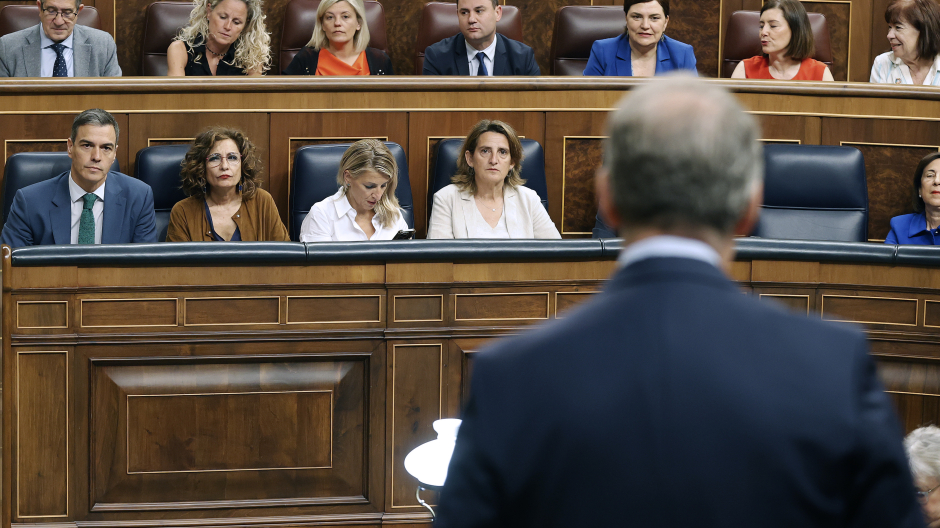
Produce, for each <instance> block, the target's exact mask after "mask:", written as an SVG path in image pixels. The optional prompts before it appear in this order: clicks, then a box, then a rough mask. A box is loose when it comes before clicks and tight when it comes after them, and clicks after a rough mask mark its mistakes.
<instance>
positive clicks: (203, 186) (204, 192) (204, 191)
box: [202, 184, 209, 196]
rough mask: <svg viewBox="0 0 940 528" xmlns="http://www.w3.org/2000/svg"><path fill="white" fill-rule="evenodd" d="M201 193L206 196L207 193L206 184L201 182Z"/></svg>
mask: <svg viewBox="0 0 940 528" xmlns="http://www.w3.org/2000/svg"><path fill="white" fill-rule="evenodd" d="M202 194H203V196H207V195H208V194H209V193H207V192H206V184H202Z"/></svg>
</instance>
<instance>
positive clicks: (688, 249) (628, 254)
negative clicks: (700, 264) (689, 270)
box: [617, 235, 721, 268]
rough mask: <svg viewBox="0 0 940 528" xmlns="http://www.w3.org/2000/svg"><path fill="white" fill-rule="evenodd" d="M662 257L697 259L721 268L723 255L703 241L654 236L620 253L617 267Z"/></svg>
mask: <svg viewBox="0 0 940 528" xmlns="http://www.w3.org/2000/svg"><path fill="white" fill-rule="evenodd" d="M660 257H675V258H688V259H695V260H701V261H704V262H707V263H709V264H711V265H712V266H715V267H716V268H720V267H721V255H719V254H718V252H717V251H715V248H713V247H711V246H709V245H708V244H706V243H705V242H702V241H701V240H695V239H694V238H685V237H678V236H672V235H659V236H652V237H649V238H644V239H642V240H639V241H637V242H634V243H632V244H630V245H629V246H627V247H625V248H624V249H623V251H621V252H620V256H618V257H617V265H619V266H620V267H626V266H629V265H630V264H633V263H634V262H637V261H640V260H644V259H648V258H660Z"/></svg>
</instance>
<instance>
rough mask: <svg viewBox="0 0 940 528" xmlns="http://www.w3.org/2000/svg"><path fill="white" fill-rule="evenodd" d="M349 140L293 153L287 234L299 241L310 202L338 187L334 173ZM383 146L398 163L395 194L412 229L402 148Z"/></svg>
mask: <svg viewBox="0 0 940 528" xmlns="http://www.w3.org/2000/svg"><path fill="white" fill-rule="evenodd" d="M350 145H352V143H330V144H327V145H308V146H306V147H301V148H299V149H297V152H295V153H294V166H293V168H292V169H291V176H290V178H291V182H290V193H289V207H290V237H291V240H300V226H301V224H303V222H304V218H305V217H306V216H307V213H308V212H310V208H311V207H313V204H315V203H317V202H319V201H321V200H323V199H325V198H328V197H330V196H333V194H335V193H336V191H337V190H338V189H339V187H338V186H337V185H336V173H337V172H339V164H340V161H342V159H343V154H344V153H345V152H346V149H348V148H349V146H350ZM385 146H387V147H388V150H390V151H391V152H392V155H393V156H395V163H397V164H398V187H397V188H396V189H395V196H396V197H397V198H398V205H399V206H401V214H402V216H403V217H404V218H405V222H407V223H408V227H410V228H412V229H413V228H414V226H415V220H414V199H413V198H412V196H411V180H409V179H408V159H407V158H406V157H405V150H404V149H403V148H401V145H399V144H398V143H392V142H390V141H386V142H385Z"/></svg>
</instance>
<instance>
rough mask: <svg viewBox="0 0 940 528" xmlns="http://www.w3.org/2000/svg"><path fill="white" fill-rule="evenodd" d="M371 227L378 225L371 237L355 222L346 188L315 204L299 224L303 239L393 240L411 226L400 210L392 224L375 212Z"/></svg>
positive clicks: (354, 211) (354, 214) (304, 240)
mask: <svg viewBox="0 0 940 528" xmlns="http://www.w3.org/2000/svg"><path fill="white" fill-rule="evenodd" d="M372 227H373V228H375V233H374V234H373V235H372V238H371V239H370V238H369V237H367V236H366V233H365V231H363V230H362V228H361V227H359V225H358V224H357V223H356V210H355V209H353V207H352V205H350V204H349V200H348V199H347V198H346V195H345V194H344V193H343V189H342V188H340V190H338V191H336V194H334V195H333V196H330V197H329V198H327V199H325V200H323V201H320V202H317V203H315V204H313V207H311V208H310V212H309V213H307V217H306V218H304V222H303V224H301V226H300V241H301V242H328V241H330V240H336V241H348V242H352V241H357V240H391V239H393V238H394V237H395V235H396V234H398V232H399V231H401V230H403V229H409V227H408V223H407V222H405V219H404V217H402V215H401V213H400V212H399V213H398V215H397V218H396V220H395V223H393V224H392V226H391V227H384V226H383V225H382V224H381V223H380V222H379V217H378V215H376V216H373V217H372Z"/></svg>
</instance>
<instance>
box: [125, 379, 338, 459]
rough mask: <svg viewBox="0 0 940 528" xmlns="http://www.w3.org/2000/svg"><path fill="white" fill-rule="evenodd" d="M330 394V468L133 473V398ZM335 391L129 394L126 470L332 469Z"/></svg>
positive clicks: (127, 403) (126, 411)
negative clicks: (131, 419) (131, 421)
mask: <svg viewBox="0 0 940 528" xmlns="http://www.w3.org/2000/svg"><path fill="white" fill-rule="evenodd" d="M311 393H320V394H329V395H330V465H328V466H310V467H307V466H298V467H278V468H248V469H187V470H177V471H131V453H130V445H131V444H130V438H131V429H130V409H131V406H130V400H131V398H167V397H178V396H246V395H249V394H311ZM334 403H335V402H334V401H333V391H332V390H293V391H249V392H194V393H174V394H128V395H127V398H126V400H125V402H124V406H125V414H124V427H125V430H124V433H125V444H124V445H125V447H126V449H125V458H126V460H125V463H126V466H125V468H124V469H125V470H126V471H127V474H128V475H156V474H160V475H163V474H175V473H234V472H240V471H288V470H295V469H331V468H332V467H333V421H334V416H333V405H334Z"/></svg>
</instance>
